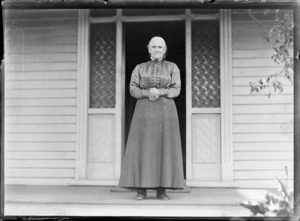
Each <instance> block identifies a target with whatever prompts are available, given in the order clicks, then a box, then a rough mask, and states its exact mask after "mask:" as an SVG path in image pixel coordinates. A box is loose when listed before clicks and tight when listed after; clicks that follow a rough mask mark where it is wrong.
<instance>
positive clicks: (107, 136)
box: [87, 22, 117, 181]
mask: <svg viewBox="0 0 300 221" xmlns="http://www.w3.org/2000/svg"><path fill="white" fill-rule="evenodd" d="M90 30H91V31H90V36H91V38H90V79H89V86H90V87H89V88H90V90H89V92H90V94H89V110H88V150H87V153H88V155H87V179H89V180H100V181H101V180H106V181H107V180H113V179H114V178H115V153H116V146H117V145H116V140H117V137H116V123H117V122H116V121H117V120H116V118H117V110H116V107H117V104H116V96H117V94H116V79H117V77H116V23H114V22H113V23H95V24H91V28H90Z"/></svg>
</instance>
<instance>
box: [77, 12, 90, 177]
mask: <svg viewBox="0 0 300 221" xmlns="http://www.w3.org/2000/svg"><path fill="white" fill-rule="evenodd" d="M78 13H79V18H78V59H77V62H78V64H77V66H78V70H77V116H76V118H77V119H76V124H77V127H76V167H75V179H85V178H86V156H87V130H88V127H87V117H88V114H87V113H88V107H89V103H88V102H89V99H88V96H89V42H90V41H89V27H90V25H89V10H88V9H79V10H78Z"/></svg>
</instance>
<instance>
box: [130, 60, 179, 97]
mask: <svg viewBox="0 0 300 221" xmlns="http://www.w3.org/2000/svg"><path fill="white" fill-rule="evenodd" d="M150 88H157V89H158V90H159V91H160V96H166V97H169V98H174V97H177V96H178V95H179V93H180V89H181V81H180V71H179V68H178V67H177V65H176V64H175V63H173V62H170V61H166V60H162V61H152V60H151V61H148V62H144V63H141V64H138V65H137V66H136V67H135V69H134V70H133V72H132V75H131V80H130V93H131V95H132V96H133V97H135V98H144V97H147V96H148V94H149V89H150Z"/></svg>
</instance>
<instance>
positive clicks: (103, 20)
mask: <svg viewBox="0 0 300 221" xmlns="http://www.w3.org/2000/svg"><path fill="white" fill-rule="evenodd" d="M116 20H117V17H116V16H113V17H102V18H101V17H100V18H99V17H97V18H95V17H90V19H89V21H90V23H91V24H94V23H109V22H115V21H116Z"/></svg>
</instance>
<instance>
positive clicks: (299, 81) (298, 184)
mask: <svg viewBox="0 0 300 221" xmlns="http://www.w3.org/2000/svg"><path fill="white" fill-rule="evenodd" d="M299 26H300V3H299V2H298V4H297V7H295V8H294V58H295V59H294V199H295V216H296V217H299V216H300V162H299V160H300V76H299V72H300V58H299V53H300V42H299V40H300V28H299Z"/></svg>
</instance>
